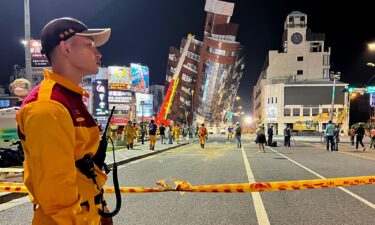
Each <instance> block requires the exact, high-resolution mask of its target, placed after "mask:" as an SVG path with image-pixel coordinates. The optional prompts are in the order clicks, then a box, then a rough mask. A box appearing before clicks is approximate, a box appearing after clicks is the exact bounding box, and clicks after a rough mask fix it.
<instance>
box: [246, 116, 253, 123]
mask: <svg viewBox="0 0 375 225" xmlns="http://www.w3.org/2000/svg"><path fill="white" fill-rule="evenodd" d="M245 121H246V123H251V122H252V121H253V119H252V118H251V117H250V116H247V117H246V119H245Z"/></svg>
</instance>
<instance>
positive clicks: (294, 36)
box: [290, 33, 303, 45]
mask: <svg viewBox="0 0 375 225" xmlns="http://www.w3.org/2000/svg"><path fill="white" fill-rule="evenodd" d="M290 38H291V40H292V43H293V44H295V45H298V44H299V43H301V42H302V41H303V36H302V34H301V33H294V34H292V36H291V37H290Z"/></svg>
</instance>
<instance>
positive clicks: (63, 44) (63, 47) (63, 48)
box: [59, 41, 70, 56]
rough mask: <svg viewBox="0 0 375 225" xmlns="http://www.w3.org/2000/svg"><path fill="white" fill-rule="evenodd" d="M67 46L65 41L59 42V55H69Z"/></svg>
mask: <svg viewBox="0 0 375 225" xmlns="http://www.w3.org/2000/svg"><path fill="white" fill-rule="evenodd" d="M69 48H70V46H69V44H67V43H66V42H65V41H61V42H60V43H59V50H60V53H61V54H62V55H64V56H67V55H69V53H70V51H69Z"/></svg>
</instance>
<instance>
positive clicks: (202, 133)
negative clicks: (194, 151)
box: [198, 123, 208, 148]
mask: <svg viewBox="0 0 375 225" xmlns="http://www.w3.org/2000/svg"><path fill="white" fill-rule="evenodd" d="M198 136H199V142H200V143H201V148H204V144H205V143H206V139H207V136H208V132H207V128H205V127H204V123H202V124H201V127H200V128H199V131H198Z"/></svg>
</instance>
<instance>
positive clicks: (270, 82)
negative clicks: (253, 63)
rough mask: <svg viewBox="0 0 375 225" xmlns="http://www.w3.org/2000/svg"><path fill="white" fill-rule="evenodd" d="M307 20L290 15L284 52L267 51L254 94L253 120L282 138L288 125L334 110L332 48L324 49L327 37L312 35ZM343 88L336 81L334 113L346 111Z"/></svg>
mask: <svg viewBox="0 0 375 225" xmlns="http://www.w3.org/2000/svg"><path fill="white" fill-rule="evenodd" d="M307 21H308V20H307V15H306V14H304V13H301V12H298V11H295V12H292V13H290V14H289V15H288V16H287V18H286V20H285V23H284V33H283V36H282V44H283V46H282V51H281V52H279V51H276V50H271V51H269V52H268V55H267V58H266V60H265V62H264V65H263V68H262V71H261V73H260V76H259V78H258V81H257V83H256V86H255V87H254V89H253V93H252V95H253V113H254V121H255V122H256V123H257V124H259V123H263V124H265V125H266V126H268V127H270V126H271V125H273V127H274V132H275V133H277V134H281V135H282V134H283V130H284V128H285V126H286V125H289V126H291V127H293V124H294V123H295V122H296V121H312V120H313V119H314V117H316V116H318V115H319V114H320V113H329V112H330V111H331V101H332V89H333V81H332V80H330V72H332V71H330V55H331V49H330V48H329V47H328V48H327V47H326V46H325V43H324V41H325V35H324V34H320V33H312V32H311V30H310V29H308V27H307V24H308V23H307ZM344 87H347V84H346V83H342V82H340V81H336V91H335V101H334V110H333V111H334V113H340V112H341V111H343V110H347V107H345V106H346V105H347V93H343V92H342V91H341V90H342V89H343V88H344ZM347 123H348V121H347V120H346V121H345V123H344V124H343V126H342V128H343V129H344V130H347ZM325 124H326V123H325V122H324V123H322V122H319V125H318V127H317V130H318V131H322V130H323V129H324V128H325Z"/></svg>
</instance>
